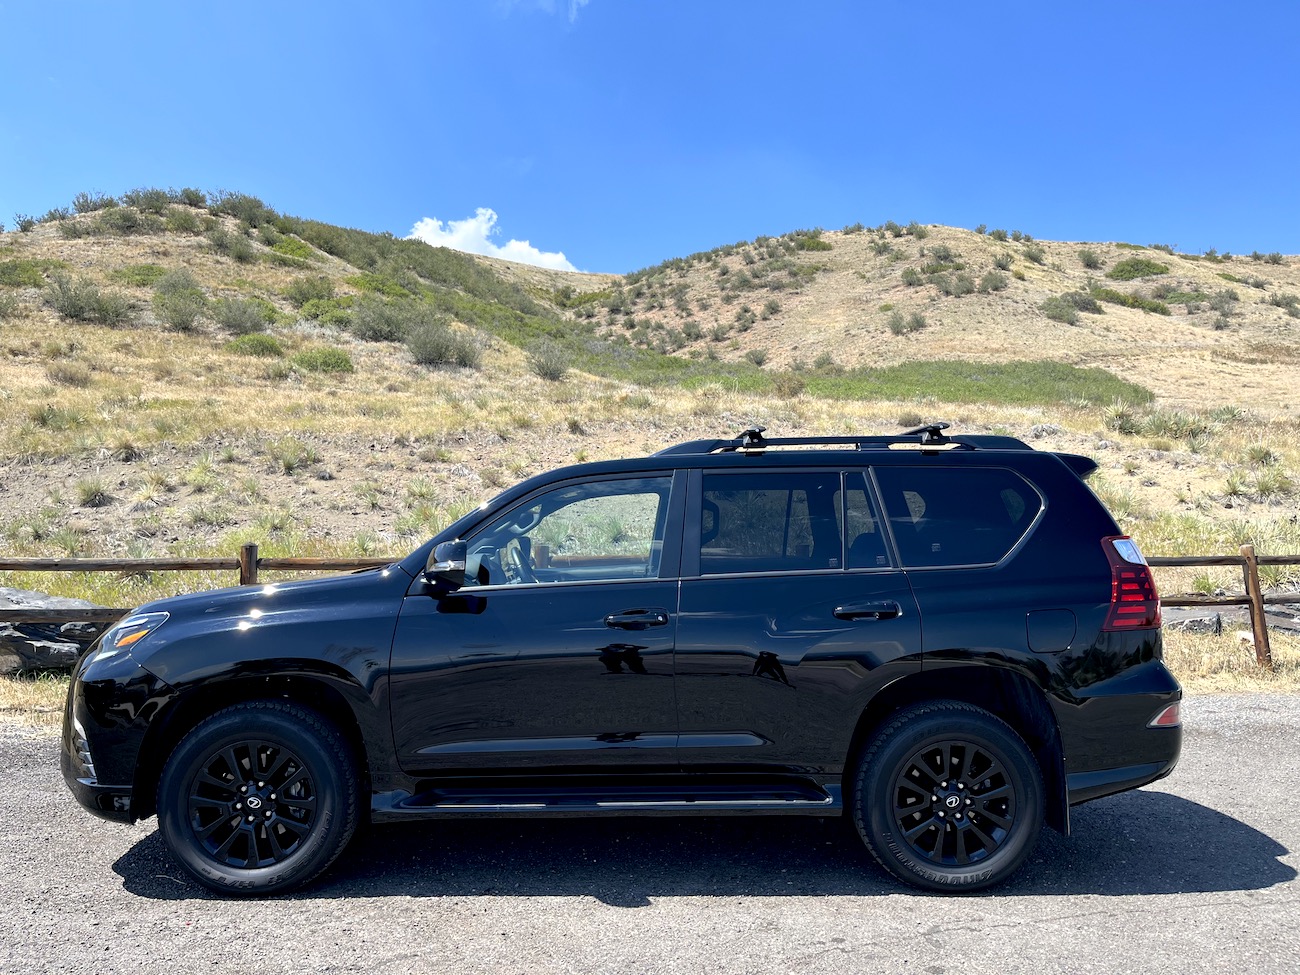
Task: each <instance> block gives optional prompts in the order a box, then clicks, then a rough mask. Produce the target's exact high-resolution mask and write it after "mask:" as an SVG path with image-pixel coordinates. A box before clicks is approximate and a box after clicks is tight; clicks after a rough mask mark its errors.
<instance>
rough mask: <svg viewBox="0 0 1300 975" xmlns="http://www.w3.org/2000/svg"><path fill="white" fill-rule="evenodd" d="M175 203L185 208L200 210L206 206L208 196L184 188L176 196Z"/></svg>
mask: <svg viewBox="0 0 1300 975" xmlns="http://www.w3.org/2000/svg"><path fill="white" fill-rule="evenodd" d="M176 202H177V203H183V204H185V205H186V206H187V207H195V208H196V209H202V208H204V207H206V206H207V205H208V195H207V194H206V193H204V192H203V191H202V190H196V189H195V188H194V187H192V186H186V187H185V188H184V189H182V190H181V191H180V192H179V193H177V194H176Z"/></svg>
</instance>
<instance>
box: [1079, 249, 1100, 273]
mask: <svg viewBox="0 0 1300 975" xmlns="http://www.w3.org/2000/svg"><path fill="white" fill-rule="evenodd" d="M1079 263H1080V264H1082V265H1083V266H1084V267H1086V268H1087V269H1088V270H1089V271H1098V270H1100V269H1101V266H1102V260H1101V255H1100V254H1098V253H1097V252H1096V251H1094V250H1091V249H1089V248H1087V247H1085V248H1084V249H1083V250H1081V251H1079Z"/></svg>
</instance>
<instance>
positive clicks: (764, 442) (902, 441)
mask: <svg viewBox="0 0 1300 975" xmlns="http://www.w3.org/2000/svg"><path fill="white" fill-rule="evenodd" d="M947 429H948V424H947V423H929V424H926V425H925V426H920V427H917V428H916V429H915V430H908V431H906V432H905V433H896V434H878V435H874V436H862V437H771V438H769V437H764V436H763V434H764V433H766V432H767V427H760V426H752V427H746V428H745V429H744V430H742V431H741V432H740V435H739V436H737V437H735V438H734V439H732V440H689V441H687V442H686V443H679V444H677V445H675V446H672V447H665V448H664V449H663V450H660V451H658V452H657V453H656V454H655V456H656V457H663V456H666V455H670V454H725V453H736V452H739V453H746V454H749V453H761V452H762V451H764V450H767V449H769V448H771V447H836V448H840V449H844V448H851V449H854V450H891V449H892V450H896V449H900V448H914V449H915V448H919V449H921V450H1033V449H1034V448H1033V447H1031V446H1029V444H1027V443H1025V442H1024V441H1023V440H1017V439H1016V438H1015V437H999V436H992V435H975V436H963V437H949V436H946V435H945V434H944V432H943V431H944V430H947Z"/></svg>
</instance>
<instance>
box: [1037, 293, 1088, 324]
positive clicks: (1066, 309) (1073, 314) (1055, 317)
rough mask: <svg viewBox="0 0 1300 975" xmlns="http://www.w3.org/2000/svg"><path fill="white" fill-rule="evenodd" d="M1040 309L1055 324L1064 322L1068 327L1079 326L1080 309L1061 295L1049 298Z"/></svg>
mask: <svg viewBox="0 0 1300 975" xmlns="http://www.w3.org/2000/svg"><path fill="white" fill-rule="evenodd" d="M1038 307H1039V309H1041V310H1042V312H1043V314H1044V315H1046V316H1047V317H1048V318H1050V319H1051V320H1052V321H1054V322H1064V323H1065V324H1066V325H1078V324H1079V312H1078V309H1076V308H1075V307H1074V305H1072V304H1071V303H1070V302H1068V301H1066V300H1065V299H1064V298H1062V297H1060V296H1059V295H1054V296H1053V297H1051V298H1048V299H1047V300H1046V301H1044V302H1043V303H1042V304H1041V305H1039V306H1038Z"/></svg>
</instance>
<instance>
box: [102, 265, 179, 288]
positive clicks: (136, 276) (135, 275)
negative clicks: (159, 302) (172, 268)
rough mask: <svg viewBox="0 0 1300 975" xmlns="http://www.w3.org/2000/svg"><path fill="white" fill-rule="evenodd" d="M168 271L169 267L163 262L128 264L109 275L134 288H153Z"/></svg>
mask: <svg viewBox="0 0 1300 975" xmlns="http://www.w3.org/2000/svg"><path fill="white" fill-rule="evenodd" d="M166 273H167V269H166V268H165V267H163V266H162V265H161V264H128V265H127V266H126V267H120V268H118V269H117V270H115V271H112V272H111V273H110V274H109V277H110V278H112V279H113V280H114V281H118V282H120V283H122V284H129V285H130V286H131V287H133V288H152V287H153V286H154V284H155V283H157V281H158V279H159V278H161V277H162V276H163V275H164V274H166Z"/></svg>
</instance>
